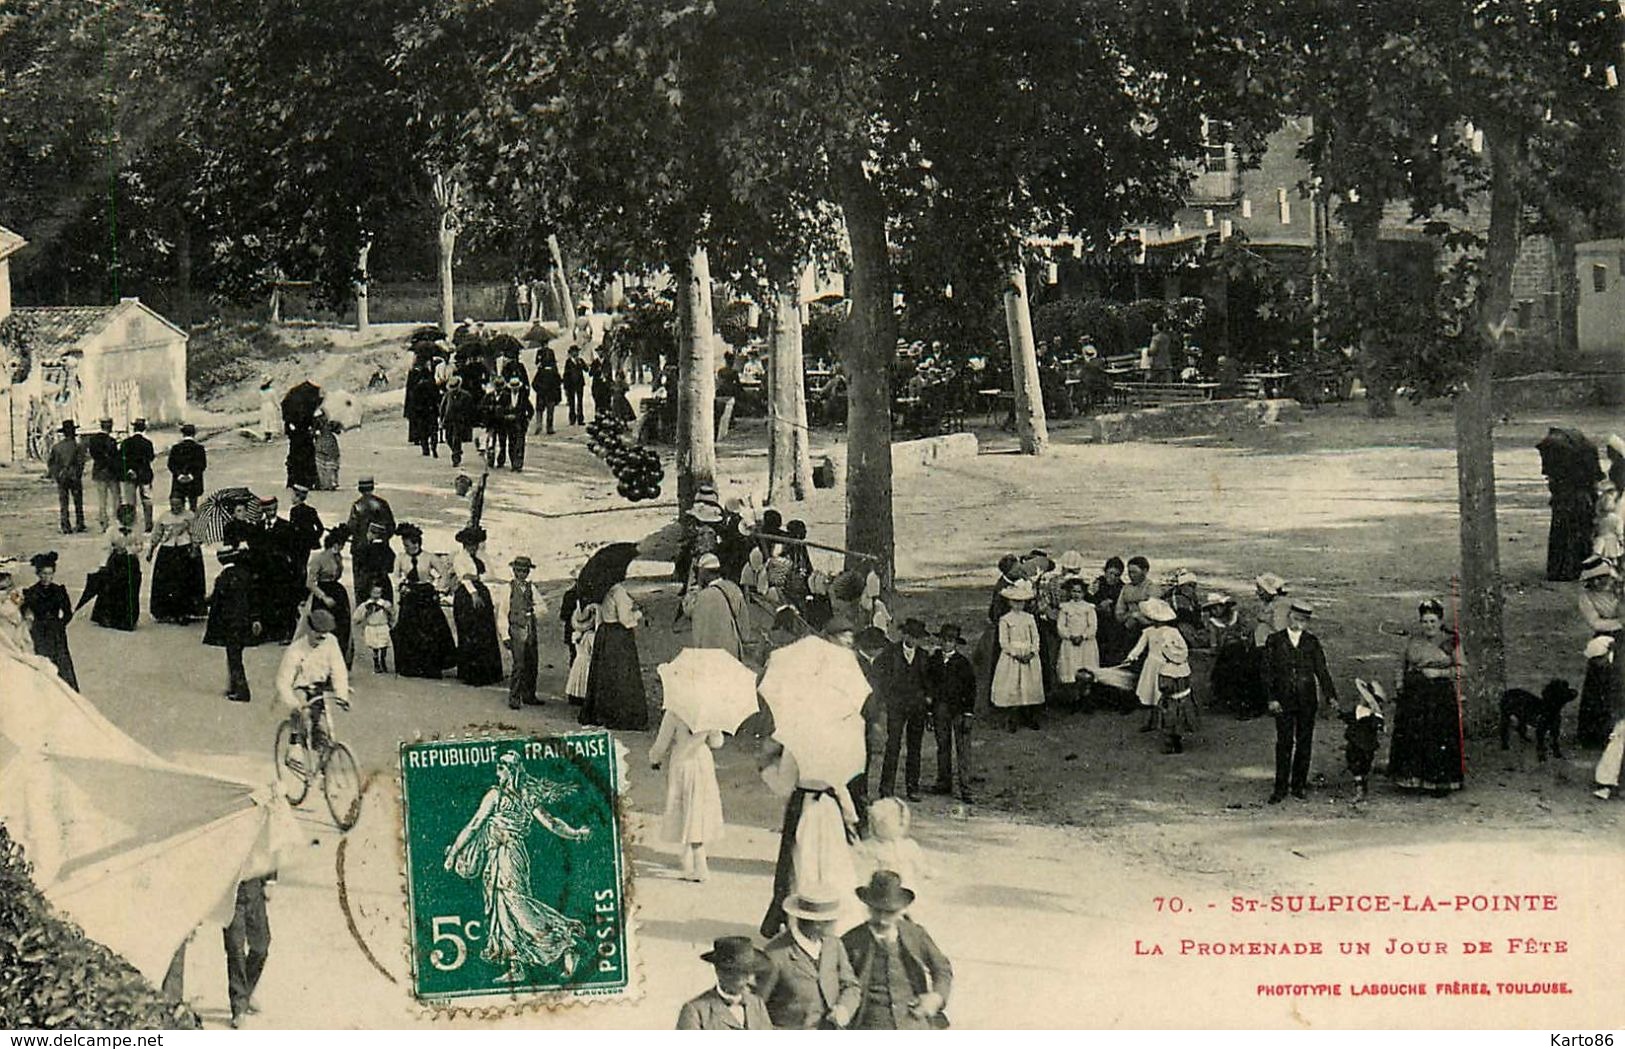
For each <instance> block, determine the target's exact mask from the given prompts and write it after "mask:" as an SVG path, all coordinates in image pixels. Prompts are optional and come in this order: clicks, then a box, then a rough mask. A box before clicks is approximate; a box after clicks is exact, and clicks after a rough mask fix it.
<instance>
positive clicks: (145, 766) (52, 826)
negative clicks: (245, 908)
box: [0, 649, 289, 982]
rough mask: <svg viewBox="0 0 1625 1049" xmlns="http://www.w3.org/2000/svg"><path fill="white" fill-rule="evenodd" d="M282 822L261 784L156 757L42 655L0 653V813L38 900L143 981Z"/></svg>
mask: <svg viewBox="0 0 1625 1049" xmlns="http://www.w3.org/2000/svg"><path fill="white" fill-rule="evenodd" d="M155 798H162V799H163V804H161V805H159V804H154V803H153V799H155ZM288 820H289V817H288V813H287V807H286V805H285V804H283V803H282V802H281V799H280V797H279V796H278V795H277V794H276V793H275V791H274V790H273V789H271V788H269V787H267V788H263V789H259V790H256V789H255V788H254V787H253V786H251V785H249V784H245V783H239V782H236V781H234V780H230V779H226V778H223V777H220V776H215V775H212V774H209V773H203V772H198V771H195V770H192V769H188V768H186V767H184V766H181V765H176V764H174V763H173V762H169V761H165V760H163V759H162V758H160V757H158V756H157V755H155V754H153V753H152V752H151V751H149V750H147V749H146V748H144V747H142V746H141V745H140V744H139V743H137V742H136V741H135V740H133V739H131V738H130V737H129V736H127V735H125V734H124V733H123V732H121V731H120V730H119V729H118V727H117V726H116V725H114V724H113V723H112V722H110V721H108V720H107V719H106V718H104V717H103V716H102V715H101V714H100V712H98V711H97V710H96V708H95V707H93V706H92V705H91V704H90V702H89V701H87V700H86V699H85V698H84V697H83V696H81V695H79V694H78V693H77V692H75V691H74V690H73V689H71V688H69V687H68V686H67V685H66V684H65V683H64V682H63V681H62V679H61V678H59V677H57V675H56V672H55V668H54V667H52V665H51V664H50V663H49V662H48V661H46V660H44V659H41V658H39V657H35V656H24V655H20V654H18V653H16V652H15V651H14V650H10V649H4V650H0V823H4V824H5V826H6V829H7V831H8V832H9V833H10V835H11V837H12V838H13V839H15V840H16V841H18V842H20V843H21V844H22V846H23V848H24V849H25V850H26V855H27V857H28V859H29V861H30V863H32V865H33V868H34V881H35V883H36V884H37V885H38V886H39V888H40V890H41V891H42V892H43V893H44V894H45V898H46V899H47V900H49V901H50V902H51V904H52V905H53V906H55V907H57V908H58V909H59V910H60V911H62V912H63V914H65V915H66V916H67V917H69V918H70V919H72V920H73V921H75V922H77V923H78V924H79V926H80V927H81V928H83V929H84V931H85V933H86V934H87V935H89V936H90V937H92V938H93V939H96V940H98V941H100V942H101V943H104V944H106V945H107V946H108V947H110V948H112V949H113V950H115V951H117V952H118V953H119V954H121V955H123V956H124V957H125V958H127V959H128V960H129V961H130V963H131V964H133V965H134V966H135V967H136V968H137V969H138V970H140V971H141V973H142V974H143V975H144V976H146V977H147V978H148V979H150V980H152V981H154V982H157V981H159V980H161V979H162V978H163V975H164V972H165V970H166V969H167V968H168V966H169V960H170V957H171V956H172V955H173V954H174V953H175V950H176V948H177V947H179V946H180V944H181V942H182V941H183V940H185V938H186V937H187V935H188V934H190V933H191V931H192V930H193V929H195V928H197V927H198V926H200V925H212V926H221V925H224V924H226V922H228V921H230V919H231V911H232V903H233V900H234V898H235V895H236V886H237V881H238V878H239V876H242V875H243V874H244V872H245V871H248V873H250V874H253V873H260V872H261V871H258V870H249V868H252V867H260V868H265V867H268V866H269V863H268V859H267V857H268V856H269V854H270V851H271V850H272V849H273V847H274V845H275V844H276V842H277V841H280V840H281V839H282V837H283V832H284V828H285V827H286V826H287V823H288Z"/></svg>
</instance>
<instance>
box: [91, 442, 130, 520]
mask: <svg viewBox="0 0 1625 1049" xmlns="http://www.w3.org/2000/svg"><path fill="white" fill-rule="evenodd" d="M85 454H86V455H88V456H89V457H90V484H91V487H92V489H94V490H95V493H96V519H97V521H98V522H100V530H101V531H103V532H105V531H107V529H108V526H109V525H110V524H111V523H112V513H113V511H114V510H117V509H118V503H119V479H120V478H121V477H123V476H124V472H123V470H121V469H120V468H119V461H118V439H117V438H115V437H114V436H113V420H111V419H103V420H101V424H100V427H99V429H97V431H96V432H95V433H93V434H91V435H90V436H89V437H86V438H85Z"/></svg>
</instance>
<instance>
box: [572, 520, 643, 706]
mask: <svg viewBox="0 0 1625 1049" xmlns="http://www.w3.org/2000/svg"><path fill="white" fill-rule="evenodd" d="M637 556H638V547H637V544H636V543H611V544H610V545H608V546H606V547H604V548H602V549H600V550H598V551H597V552H596V553H594V554H593V555H592V557H590V558H588V559H587V564H586V565H585V566H584V567H583V568H582V569H581V578H580V579H579V580H578V581H577V583H576V592H577V597H578V600H579V601H580V602H581V603H582V604H596V605H597V606H598V628H597V632H596V634H595V635H594V637H593V646H592V664H591V666H590V668H589V669H588V672H587V697H586V701H585V702H583V703H582V704H581V723H582V724H583V725H603V726H604V727H605V728H612V729H625V730H630V731H638V732H641V731H643V730H644V729H647V728H648V727H649V704H648V700H647V698H646V697H645V694H644V690H643V670H642V668H641V667H640V665H639V663H638V642H637V637H636V635H635V634H634V633H633V631H634V630H636V629H637V627H638V624H639V623H641V622H642V621H643V613H642V612H640V611H639V610H638V606H637V604H636V603H634V602H633V600H632V595H631V594H630V593H628V592H627V589H626V567H627V565H629V564H631V563H632V560H633V559H634V558H636V557H637Z"/></svg>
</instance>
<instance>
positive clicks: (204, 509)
mask: <svg viewBox="0 0 1625 1049" xmlns="http://www.w3.org/2000/svg"><path fill="white" fill-rule="evenodd" d="M239 506H246V507H247V508H248V520H250V521H256V522H257V521H258V520H259V519H260V500H259V496H257V495H255V494H254V493H253V492H251V491H249V490H248V489H247V488H221V489H219V490H218V491H215V492H210V493H209V494H208V495H207V496H205V497H204V499H203V501H202V502H200V503H198V504H197V519H196V520H194V521H193V522H192V537H193V538H194V539H196V540H197V541H198V542H200V543H220V542H224V541H225V538H226V525H227V523H228V522H231V521H234V520H236V518H237V508H238V507H239Z"/></svg>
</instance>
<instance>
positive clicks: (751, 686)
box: [660, 648, 759, 732]
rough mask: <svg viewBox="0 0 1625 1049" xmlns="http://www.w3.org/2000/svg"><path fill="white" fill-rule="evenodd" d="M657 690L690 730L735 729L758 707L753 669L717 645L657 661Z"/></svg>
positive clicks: (663, 701)
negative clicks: (667, 659) (664, 660)
mask: <svg viewBox="0 0 1625 1049" xmlns="http://www.w3.org/2000/svg"><path fill="white" fill-rule="evenodd" d="M660 689H661V695H662V705H663V706H664V707H665V709H667V710H669V711H671V712H672V713H673V714H676V715H677V716H678V717H679V718H682V720H683V724H685V725H687V726H688V727H689V730H690V731H691V732H711V731H721V732H737V731H739V725H740V723H741V722H743V721H744V720H745V719H746V718H748V717H750V716H751V715H752V714H754V713H756V711H757V710H758V709H759V708H758V705H757V702H756V674H755V672H754V671H752V670H751V669H750V668H749V667H747V666H745V664H743V663H741V662H739V660H737V659H735V658H734V657H733V656H731V655H729V654H728V653H727V652H724V651H723V650H722V649H720V648H685V649H683V650H682V651H681V652H679V653H677V658H675V659H673V660H672V661H671V662H670V663H662V664H660Z"/></svg>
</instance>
